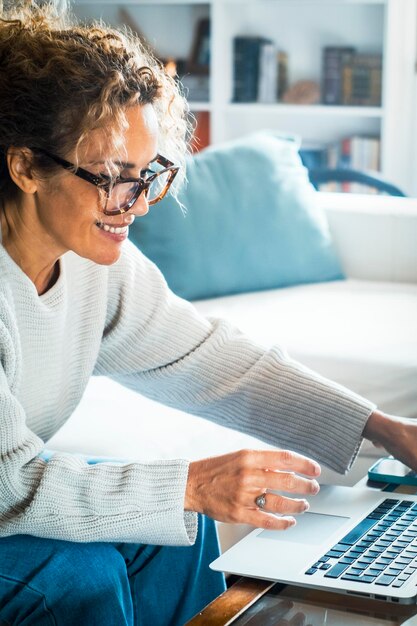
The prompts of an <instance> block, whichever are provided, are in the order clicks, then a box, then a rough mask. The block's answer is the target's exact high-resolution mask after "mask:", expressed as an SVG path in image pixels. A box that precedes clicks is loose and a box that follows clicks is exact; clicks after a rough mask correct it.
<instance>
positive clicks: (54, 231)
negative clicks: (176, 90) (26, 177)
mask: <svg viewBox="0 0 417 626" xmlns="http://www.w3.org/2000/svg"><path fill="white" fill-rule="evenodd" d="M126 119H127V123H128V126H127V128H126V130H125V131H124V133H123V139H124V146H125V154H126V163H123V164H120V170H119V173H120V175H122V176H124V177H135V178H138V177H139V176H140V175H141V172H143V170H146V169H147V167H148V165H149V163H150V162H151V161H152V160H153V159H154V157H155V155H156V154H157V152H158V150H157V140H158V124H157V119H156V115H155V112H154V109H153V107H152V105H150V104H146V105H143V106H139V105H137V106H132V107H131V108H129V109H127V111H126ZM105 135H106V131H105V130H103V129H100V130H96V131H93V132H92V133H91V136H90V138H89V140H88V142H87V144H86V145H85V147H84V148H83V149H82V153H81V154H82V160H80V162H79V166H80V167H82V168H84V169H86V170H88V171H89V172H91V173H93V174H102V173H105V169H104V160H105V158H104V157H108V156H109V155H104V154H103V153H102V151H101V149H100V146H103V145H105ZM65 156H66V158H67V159H68V160H69V161H71V157H72V156H73V155H71V154H69V155H65ZM110 156H111V155H110ZM103 196H104V194H103V192H102V191H100V190H99V189H98V188H97V187H96V186H94V185H93V184H91V183H89V182H87V181H85V180H83V179H81V178H79V177H77V176H75V175H74V174H73V173H72V172H69V171H67V170H64V169H63V170H62V171H61V172H59V173H57V175H56V176H53V177H52V178H49V179H47V180H45V181H38V182H37V189H36V194H35V197H34V204H35V211H34V212H32V215H31V219H30V221H31V222H32V220H35V222H36V223H32V230H33V227H35V231H36V233H37V236H42V233H43V234H44V242H45V245H46V246H47V247H48V251H49V252H51V253H54V254H53V255H54V257H55V259H56V258H58V257H60V256H61V255H62V254H64V253H65V252H67V251H68V250H72V251H73V252H75V253H76V254H78V255H79V256H81V257H84V258H87V259H90V260H91V261H94V262H95V263H99V264H101V265H110V264H112V263H114V262H115V261H117V259H118V258H119V256H120V251H121V245H122V243H123V241H124V240H125V239H126V238H127V236H128V226H129V224H131V223H132V222H133V220H134V218H135V216H141V215H145V214H146V213H147V212H148V203H147V201H146V198H145V195H144V194H143V193H142V194H141V195H140V197H139V198H138V200H137V201H136V203H135V204H134V205H133V207H132V208H131V210H130V211H129V212H128V213H125V214H122V215H114V216H108V215H105V214H104V212H103V209H104V202H103ZM108 228H110V229H111V230H113V229H117V230H116V232H111V230H108Z"/></svg>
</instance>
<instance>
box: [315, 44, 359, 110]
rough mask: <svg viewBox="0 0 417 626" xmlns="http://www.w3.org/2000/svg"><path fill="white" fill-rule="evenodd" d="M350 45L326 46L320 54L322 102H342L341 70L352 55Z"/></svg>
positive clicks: (352, 50) (331, 103)
mask: <svg viewBox="0 0 417 626" xmlns="http://www.w3.org/2000/svg"><path fill="white" fill-rule="evenodd" d="M354 53H355V49H354V48H352V47H351V46H326V47H325V48H323V54H322V84H321V92H322V93H321V101H322V103H323V104H329V105H335V104H342V80H343V77H342V72H343V68H344V66H345V65H347V64H348V63H349V62H350V61H351V59H352V57H353V55H354Z"/></svg>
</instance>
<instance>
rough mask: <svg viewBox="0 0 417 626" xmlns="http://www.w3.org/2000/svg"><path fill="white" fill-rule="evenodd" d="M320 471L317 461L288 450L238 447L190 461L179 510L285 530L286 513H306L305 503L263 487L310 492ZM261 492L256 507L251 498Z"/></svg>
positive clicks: (288, 523)
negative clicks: (182, 505)
mask: <svg viewBox="0 0 417 626" xmlns="http://www.w3.org/2000/svg"><path fill="white" fill-rule="evenodd" d="M320 471H321V470H320V465H318V463H316V462H315V461H312V460H311V459H309V458H307V457H305V456H302V455H301V454H297V453H295V452H290V451H289V450H271V451H269V450H268V451H265V450H240V451H239V452H232V453H231V454H225V455H223V456H216V457H211V458H208V459H203V460H201V461H195V462H193V463H190V468H189V474H188V483H187V489H186V493H185V509H186V510H190V511H197V512H199V513H204V514H205V515H207V516H208V517H211V518H213V519H216V520H218V521H220V522H232V523H235V524H252V526H256V527H258V528H268V529H274V530H285V529H286V528H289V527H290V526H293V525H294V524H295V519H294V518H293V517H288V516H292V515H296V514H298V513H304V512H305V511H307V510H308V508H309V505H308V502H307V501H306V500H305V499H302V498H289V497H286V496H283V495H278V494H275V493H270V491H269V490H271V489H272V490H277V491H283V492H285V493H291V494H294V493H296V494H303V495H310V496H311V495H315V494H316V493H318V491H319V489H320V487H319V484H318V482H317V481H316V480H314V477H317V476H319V475H320ZM299 474H303V476H299ZM265 492H266V495H265V506H264V507H263V508H262V509H260V508H259V507H258V506H257V505H256V503H255V499H256V498H257V497H258V496H260V495H262V494H264V493H265ZM272 513H279V514H280V515H284V516H285V517H276V516H275V515H272Z"/></svg>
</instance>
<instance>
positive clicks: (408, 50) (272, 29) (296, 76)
mask: <svg viewBox="0 0 417 626" xmlns="http://www.w3.org/2000/svg"><path fill="white" fill-rule="evenodd" d="M73 4H74V9H75V11H76V13H77V14H78V15H79V16H80V17H82V18H87V19H88V18H90V17H103V19H104V20H105V21H108V22H110V23H114V24H119V23H120V13H119V10H120V8H123V9H124V10H126V11H128V13H129V15H130V16H131V18H132V20H133V21H134V23H136V24H137V25H138V26H139V28H140V30H141V32H142V33H143V35H144V36H145V37H146V38H147V39H148V41H149V42H150V43H151V44H152V45H153V46H154V47H155V49H156V50H157V51H158V53H159V54H160V55H161V56H164V57H174V58H186V57H187V56H188V55H189V53H190V50H191V47H192V42H193V35H194V32H195V28H196V24H197V23H198V21H199V20H201V19H202V18H205V17H209V18H210V21H211V59H210V73H209V100H208V101H207V102H205V101H201V100H200V101H198V102H195V103H192V104H191V109H192V111H193V112H194V113H195V114H196V115H197V117H198V115H199V114H202V115H203V116H204V118H205V120H207V119H208V118H209V121H210V142H211V143H219V142H221V141H224V140H227V139H232V138H235V137H238V136H240V135H242V134H246V133H248V132H251V131H255V130H259V129H262V128H272V129H277V130H282V131H283V132H287V133H295V134H298V135H300V136H301V137H302V138H303V142H304V143H305V145H306V146H307V145H310V144H317V143H331V142H334V141H338V140H341V139H343V138H344V137H347V136H351V135H371V136H378V137H379V138H380V140H381V171H382V174H383V175H384V176H385V177H386V178H387V180H389V181H390V182H392V183H394V184H396V185H398V186H399V187H401V188H402V189H404V191H405V192H406V193H408V194H409V195H417V176H416V175H415V172H414V169H415V168H417V166H416V165H415V164H416V163H417V115H416V112H417V81H416V78H415V60H416V58H417V43H416V42H417V0H206V1H205V2H201V1H198V0H182V1H181V2H179V1H178V0H124V1H123V2H120V3H117V2H116V3H115V2H114V0H100V1H98V0H96V1H91V0H74V3H73ZM173 25H174V27H173ZM237 35H252V36H258V35H262V36H263V37H267V38H270V39H272V40H273V41H274V42H275V43H276V44H277V45H279V47H280V49H282V50H285V51H286V52H287V54H288V69H289V82H290V84H291V83H294V82H296V81H298V80H302V79H308V80H312V81H316V82H318V83H319V84H320V81H321V60H322V54H321V51H322V48H323V47H324V46H354V47H356V48H357V49H358V50H359V51H361V52H365V53H367V52H380V53H382V58H383V69H382V104H381V106H373V107H366V106H363V107H362V106H342V105H337V106H330V105H321V104H312V105H304V104H284V103H274V104H260V103H233V102H232V95H233V45H232V44H233V38H234V37H235V36H237Z"/></svg>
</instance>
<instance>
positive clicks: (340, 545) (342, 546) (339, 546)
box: [332, 543, 349, 553]
mask: <svg viewBox="0 0 417 626" xmlns="http://www.w3.org/2000/svg"><path fill="white" fill-rule="evenodd" d="M333 550H336V551H337V552H343V553H345V552H346V551H347V550H349V546H347V545H345V544H344V543H337V544H336V545H335V546H333V548H332V551H333Z"/></svg>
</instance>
